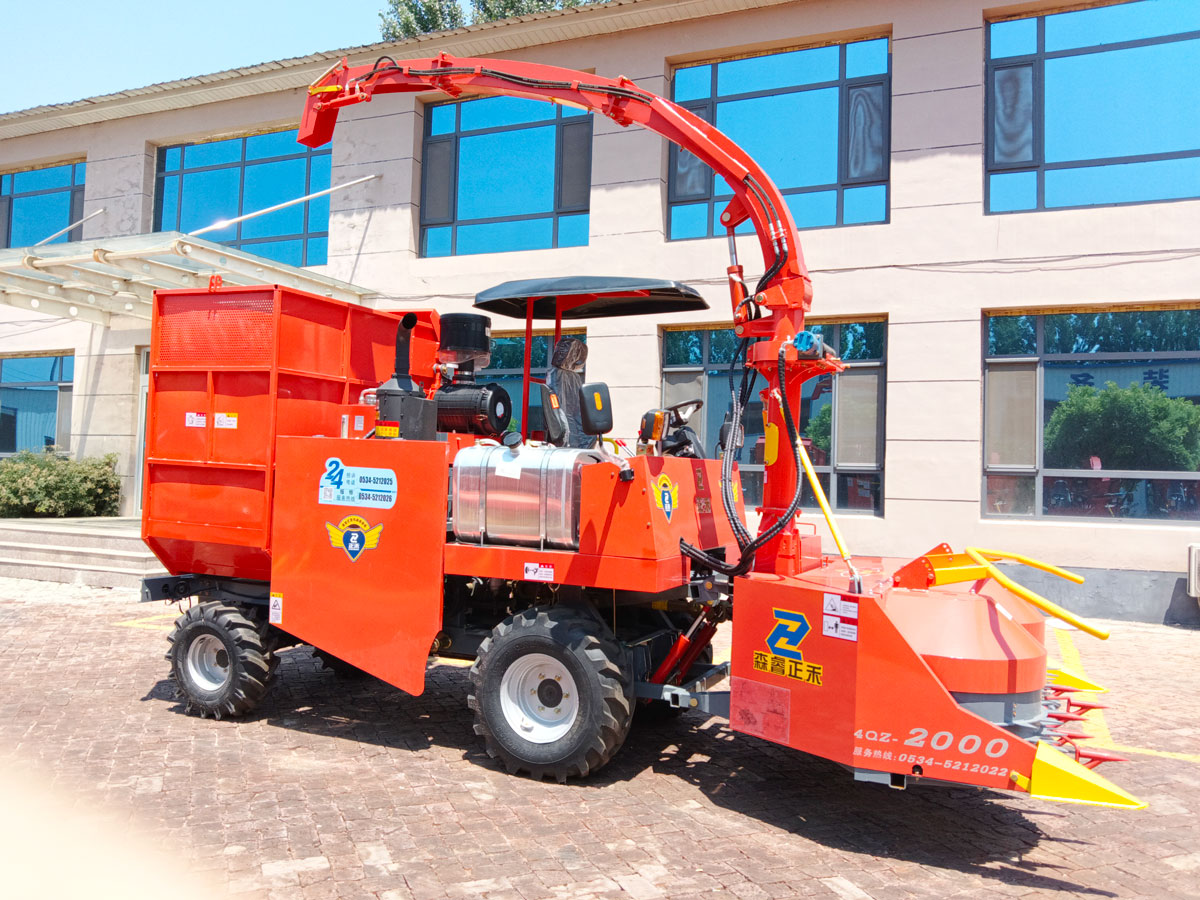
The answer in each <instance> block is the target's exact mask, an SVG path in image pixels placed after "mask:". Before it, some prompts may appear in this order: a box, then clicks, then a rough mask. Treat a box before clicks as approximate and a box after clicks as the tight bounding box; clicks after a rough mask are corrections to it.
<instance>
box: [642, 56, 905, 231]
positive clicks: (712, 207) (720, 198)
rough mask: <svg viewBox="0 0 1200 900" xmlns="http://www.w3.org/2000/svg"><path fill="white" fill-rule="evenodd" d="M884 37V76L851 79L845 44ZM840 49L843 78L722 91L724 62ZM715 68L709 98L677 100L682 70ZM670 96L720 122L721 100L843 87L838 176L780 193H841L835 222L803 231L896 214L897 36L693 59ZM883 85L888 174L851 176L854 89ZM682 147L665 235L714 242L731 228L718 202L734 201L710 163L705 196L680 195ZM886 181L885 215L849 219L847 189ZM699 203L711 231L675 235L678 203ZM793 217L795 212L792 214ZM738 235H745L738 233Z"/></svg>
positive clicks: (674, 148)
mask: <svg viewBox="0 0 1200 900" xmlns="http://www.w3.org/2000/svg"><path fill="white" fill-rule="evenodd" d="M881 39H885V40H887V42H888V47H887V71H886V72H884V73H882V74H875V75H860V76H855V77H847V75H846V48H847V47H848V46H850V45H852V44H857V43H865V42H868V41H874V40H881ZM829 46H833V47H837V48H838V77H837V78H836V79H834V80H830V81H820V82H813V83H811V84H802V85H792V86H790V87H786V88H769V89H765V90H761V91H743V92H741V93H736V94H724V95H721V94H718V93H717V83H718V67H719V66H720V65H721V64H722V63H728V62H734V61H737V60H740V59H751V58H757V57H769V56H776V55H779V54H783V53H792V52H795V51H799V50H813V49H819V48H821V47H829ZM706 65H707V66H711V72H710V73H709V79H710V81H709V94H708V96H707V97H706V98H702V99H693V100H674V97H675V85H676V77H677V75H678V73H679V72H680V71H681V70H684V69H691V68H698V67H701V66H706ZM670 83H671V97H672V101H673V102H675V103H676V104H678V105H679V106H682V107H683V108H684V109H686V110H688V111H689V112H691V113H693V114H695V115H697V116H699V117H700V118H701V119H704V121H706V122H708V123H709V124H710V125H714V126H715V120H716V108H717V105H718V104H720V103H729V102H736V101H739V100H755V99H761V98H764V97H775V96H780V95H784V94H798V93H805V92H808V91H816V90H827V89H828V88H831V87H835V88H837V89H838V124H837V133H838V150H837V170H838V171H837V180H836V181H835V182H833V183H831V184H822V185H809V186H805V187H799V188H786V189H784V188H780V189H779V190H780V193H781V194H783V195H784V196H785V197H790V196H794V195H799V194H815V193H824V192H827V191H834V192H835V193H836V195H837V197H836V208H835V214H834V222H833V224H831V225H800V224H797V226H796V228H797V230H799V231H811V230H814V229H818V228H852V227H857V226H870V225H887V224H889V223H890V222H891V218H892V190H891V156H892V36H891V34H886V35H874V36H867V37H860V38H855V39H853V40H847V41H837V42H832V43H823V44H802V45H798V46H790V47H785V48H781V49H776V50H770V51H766V52H762V53H753V54H743V55H737V56H727V57H716V58H713V59H709V60H705V61H699V62H689V63H686V64H680V65H677V66H675V67H674V68H673V69H672V70H671V75H670ZM876 85H878V86H880V87H881V88H882V89H883V93H884V103H883V107H882V113H883V173H882V176H881V177H879V178H870V177H866V176H860V177H857V178H855V177H851V176H850V175H849V173H848V169H849V163H848V154H849V152H850V146H849V143H850V142H849V116H848V115H847V110H848V104H849V96H850V89H852V88H857V87H865V86H876ZM680 152H681V148H680V147H679V146H678V145H676V144H674V143H672V144H671V146H670V151H669V154H668V159H667V210H666V222H665V230H664V237H665V239H666V240H667V241H668V242H675V241H699V240H709V239H712V238H716V237H724V236H725V235H726V233H727V232H726V231H725V230H724V229H717V228H716V227H715V225H714V222H715V220H716V217H717V213H718V212H719V209H718V204H720V206H721V207H723V206H724V205H725V204H726V203H728V202H729V200H730V199H732V197H733V195H732V194H729V195H725V194H724V193H718V191H717V189H716V185H717V177H718V176H717V175H716V173H715V172H713V170H712V169H711V168H710V167H708V166H705V169H706V170H707V173H708V174H707V185H708V187H707V192H706V193H705V195H703V196H701V195H694V196H688V197H681V196H680V195H679V194H678V192H677V190H676V177H675V173H676V171H677V169H678V162H677V160H678V156H679V153H680ZM684 152H686V151H684ZM876 185H882V186H883V188H884V190H885V197H884V204H883V218H882V219H880V220H879V221H875V222H849V223H847V222H845V221H844V216H845V209H844V193H845V190H846V189H848V188H857V187H870V186H876ZM696 203H706V204H707V205H708V216H707V233H706V234H704V235H696V236H692V237H677V238H676V237H671V227H672V219H673V217H674V214H675V207H677V206H681V205H691V204H696ZM793 218H794V216H793ZM739 233H742V232H740V231H739Z"/></svg>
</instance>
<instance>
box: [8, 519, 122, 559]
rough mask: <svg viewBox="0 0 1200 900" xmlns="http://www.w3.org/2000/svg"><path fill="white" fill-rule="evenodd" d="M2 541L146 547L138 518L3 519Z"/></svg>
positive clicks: (117, 547)
mask: <svg viewBox="0 0 1200 900" xmlns="http://www.w3.org/2000/svg"><path fill="white" fill-rule="evenodd" d="M0 541H10V542H14V543H22V544H26V543H27V544H52V545H61V544H70V545H71V546H73V547H97V548H101V549H109V550H126V551H132V550H137V549H139V548H143V547H145V544H143V543H142V537H141V521H140V520H138V519H116V518H112V519H0Z"/></svg>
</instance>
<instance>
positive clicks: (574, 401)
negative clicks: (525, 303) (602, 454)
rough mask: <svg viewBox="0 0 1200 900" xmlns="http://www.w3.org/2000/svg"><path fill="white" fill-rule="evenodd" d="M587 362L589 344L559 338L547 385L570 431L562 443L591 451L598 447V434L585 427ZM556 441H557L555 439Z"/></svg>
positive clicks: (564, 445) (567, 338)
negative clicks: (583, 401) (582, 406)
mask: <svg viewBox="0 0 1200 900" xmlns="http://www.w3.org/2000/svg"><path fill="white" fill-rule="evenodd" d="M586 362H587V344H585V343H584V342H583V341H581V340H579V339H578V338H573V337H565V338H560V339H559V342H558V343H557V344H555V345H554V353H553V354H552V355H551V357H550V372H549V374H548V375H547V376H546V386H547V387H549V388H550V390H551V391H552V392H553V393H554V394H556V395H557V396H558V401H559V404H560V408H561V410H562V413H563V416H564V417H565V418H566V421H567V433H566V435H565V436H564V437H563V439H562V442H561V444H560V446H562V447H574V448H575V449H577V450H590V449H591V448H593V447H595V446H596V436H595V435H592V434H586V433H584V430H583V417H582V415H581V413H580V401H581V399H582V391H583V367H584V364H585V363H586ZM556 443H557V442H556Z"/></svg>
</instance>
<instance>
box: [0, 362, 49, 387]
mask: <svg viewBox="0 0 1200 900" xmlns="http://www.w3.org/2000/svg"><path fill="white" fill-rule="evenodd" d="M61 361H62V357H60V356H31V357H20V358H16V359H6V360H4V361H3V362H0V381H3V382H4V383H5V384H12V383H13V382H30V381H58V380H59V378H58V373H59V371H60V370H61V368H62V362H61Z"/></svg>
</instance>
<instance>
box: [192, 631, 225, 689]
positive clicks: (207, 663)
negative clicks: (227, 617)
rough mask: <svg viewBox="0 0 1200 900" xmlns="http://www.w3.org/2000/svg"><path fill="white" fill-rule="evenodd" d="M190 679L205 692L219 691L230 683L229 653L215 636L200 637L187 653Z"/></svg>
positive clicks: (193, 642) (205, 635) (203, 635)
mask: <svg viewBox="0 0 1200 900" xmlns="http://www.w3.org/2000/svg"><path fill="white" fill-rule="evenodd" d="M187 671H188V677H190V678H191V680H192V681H193V682H194V683H195V684H196V686H197V687H199V688H200V689H201V690H205V691H218V690H220V689H221V688H223V687H224V686H225V683H226V682H227V681H229V674H230V666H229V651H228V650H226V649H225V643H224V641H222V640H221V639H220V638H219V637H217V636H216V635H215V634H202V635H200V636H198V637H197V638H196V639H195V640H194V641H192V643H191V645H190V646H189V647H188V651H187Z"/></svg>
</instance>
